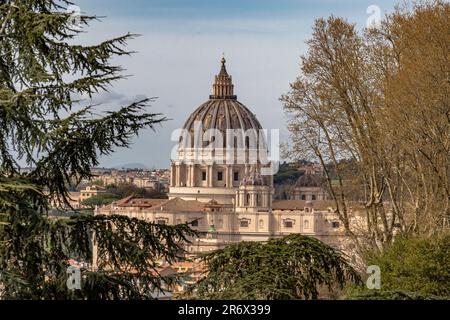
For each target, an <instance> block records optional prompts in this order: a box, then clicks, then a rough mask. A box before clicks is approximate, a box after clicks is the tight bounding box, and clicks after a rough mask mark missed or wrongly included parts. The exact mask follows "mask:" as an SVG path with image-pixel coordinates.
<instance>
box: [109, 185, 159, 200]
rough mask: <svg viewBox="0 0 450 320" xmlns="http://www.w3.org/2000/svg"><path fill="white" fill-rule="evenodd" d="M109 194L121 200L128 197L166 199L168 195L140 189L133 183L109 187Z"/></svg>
mask: <svg viewBox="0 0 450 320" xmlns="http://www.w3.org/2000/svg"><path fill="white" fill-rule="evenodd" d="M106 190H107V192H108V193H110V194H113V195H115V196H117V197H118V198H119V199H123V198H126V197H128V196H136V197H139V198H147V199H164V198H167V195H166V194H165V193H162V192H158V191H156V190H150V189H146V188H139V187H137V186H135V185H134V184H132V183H121V184H118V185H109V186H107V188H106Z"/></svg>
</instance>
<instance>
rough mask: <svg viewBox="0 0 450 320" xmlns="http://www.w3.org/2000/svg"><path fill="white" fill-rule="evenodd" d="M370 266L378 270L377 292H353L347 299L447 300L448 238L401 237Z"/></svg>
mask: <svg viewBox="0 0 450 320" xmlns="http://www.w3.org/2000/svg"><path fill="white" fill-rule="evenodd" d="M368 263H369V264H370V265H378V266H379V267H380V269H381V291H376V290H354V291H353V292H351V293H350V294H349V297H350V298H355V299H357V298H362V299H436V298H437V297H439V298H445V299H450V235H448V234H446V235H437V236H433V237H430V238H422V237H401V236H398V237H397V238H396V239H395V242H394V244H393V245H392V246H391V247H390V248H388V249H386V250H385V251H384V252H383V253H380V254H372V255H371V256H369V258H368Z"/></svg>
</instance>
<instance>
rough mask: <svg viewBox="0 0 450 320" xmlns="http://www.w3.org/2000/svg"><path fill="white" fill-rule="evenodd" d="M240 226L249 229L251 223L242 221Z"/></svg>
mask: <svg viewBox="0 0 450 320" xmlns="http://www.w3.org/2000/svg"><path fill="white" fill-rule="evenodd" d="M240 226H241V228H248V226H249V221H248V220H241V221H240Z"/></svg>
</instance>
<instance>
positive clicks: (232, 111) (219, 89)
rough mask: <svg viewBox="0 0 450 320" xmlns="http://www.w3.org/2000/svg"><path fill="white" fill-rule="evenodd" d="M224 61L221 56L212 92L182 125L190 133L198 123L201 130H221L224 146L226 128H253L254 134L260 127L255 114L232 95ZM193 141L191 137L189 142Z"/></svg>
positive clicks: (230, 79) (230, 78)
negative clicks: (219, 68) (219, 67)
mask: <svg viewBox="0 0 450 320" xmlns="http://www.w3.org/2000/svg"><path fill="white" fill-rule="evenodd" d="M225 62H226V60H225V58H222V61H221V63H222V67H221V70H220V72H219V74H218V75H216V77H215V82H214V84H213V94H212V95H210V96H209V100H208V101H206V102H205V103H203V104H202V105H200V107H198V108H197V109H196V110H195V111H194V112H193V113H192V114H191V115H190V117H189V118H188V120H187V121H186V123H185V124H184V126H183V129H185V132H189V133H190V134H191V135H193V133H194V130H195V125H197V126H199V124H201V127H202V129H203V132H205V131H206V130H209V129H218V130H220V131H221V132H222V135H223V140H224V141H223V143H224V146H226V141H225V140H226V131H227V130H228V129H242V130H243V131H244V132H245V131H247V130H249V129H251V130H255V132H256V134H258V132H259V130H260V129H262V127H261V124H260V123H259V121H258V120H257V119H256V116H255V114H253V113H252V112H251V111H250V110H249V109H248V108H247V107H246V106H244V105H243V104H242V103H240V102H239V101H238V100H237V97H236V96H235V95H234V86H233V83H232V77H231V76H230V75H228V72H227V70H226V67H225ZM193 143H194V141H193V139H192V140H191V144H193Z"/></svg>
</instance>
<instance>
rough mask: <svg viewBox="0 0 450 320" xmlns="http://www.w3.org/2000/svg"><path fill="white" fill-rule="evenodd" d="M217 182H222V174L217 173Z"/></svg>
mask: <svg viewBox="0 0 450 320" xmlns="http://www.w3.org/2000/svg"><path fill="white" fill-rule="evenodd" d="M217 181H223V172H222V171H220V172H217Z"/></svg>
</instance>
